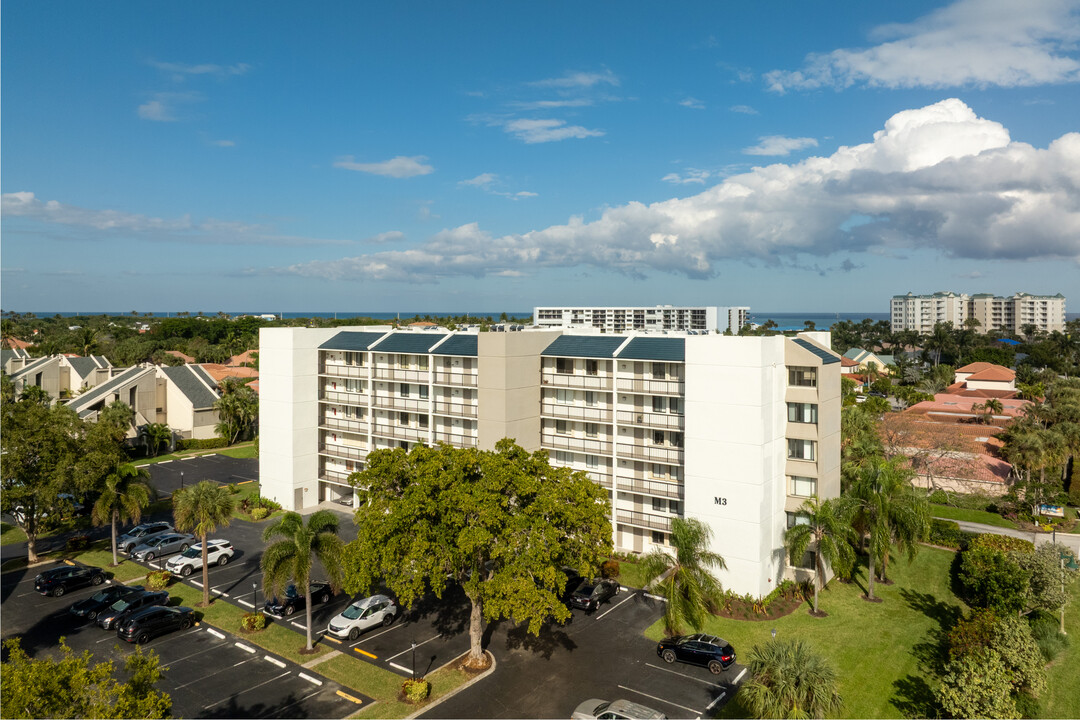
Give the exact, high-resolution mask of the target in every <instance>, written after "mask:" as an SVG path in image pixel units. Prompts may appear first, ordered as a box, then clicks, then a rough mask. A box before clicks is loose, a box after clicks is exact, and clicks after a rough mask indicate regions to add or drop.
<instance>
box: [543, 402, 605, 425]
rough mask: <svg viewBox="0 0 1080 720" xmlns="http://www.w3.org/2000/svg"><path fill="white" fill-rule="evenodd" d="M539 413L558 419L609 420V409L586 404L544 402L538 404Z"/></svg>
mask: <svg viewBox="0 0 1080 720" xmlns="http://www.w3.org/2000/svg"><path fill="white" fill-rule="evenodd" d="M540 414H541V415H544V416H546V417H553V418H559V419H560V420H563V419H565V420H583V421H587V422H605V423H609V422H611V410H609V409H608V408H602V407H591V406H588V405H562V404H560V403H553V402H545V403H542V404H541V405H540Z"/></svg>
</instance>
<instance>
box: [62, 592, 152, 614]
mask: <svg viewBox="0 0 1080 720" xmlns="http://www.w3.org/2000/svg"><path fill="white" fill-rule="evenodd" d="M145 589H146V588H144V587H143V586H142V585H134V586H128V585H110V586H109V587H107V588H102V589H101V590H98V591H97V592H96V593H94V594H93V595H91V596H90V597H88V598H86V599H85V600H80V601H79V602H77V603H75V604H74V605H72V606H71V607H69V608H68V612H69V613H71V614H72V615H74V616H75V617H84V618H86V619H87V620H97V616H98V613H100V612H101V611H102V610H104V609H105V608H107V607H109V606H110V605H112V604H113V603H114V602H116V601H117V600H123V599H124V598H129V597H133V596H135V595H138V594H140V593H142V592H143V591H144V590H145Z"/></svg>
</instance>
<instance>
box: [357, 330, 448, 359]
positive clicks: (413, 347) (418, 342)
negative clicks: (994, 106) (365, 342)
mask: <svg viewBox="0 0 1080 720" xmlns="http://www.w3.org/2000/svg"><path fill="white" fill-rule="evenodd" d="M444 337H446V333H430V332H401V333H394V334H393V335H391V336H390V337H388V338H386V339H385V340H383V341H382V342H381V343H379V344H378V345H377V346H375V348H374V349H375V352H392V353H405V354H412V355H423V354H425V353H428V352H430V350H431V347H432V345H434V344H435V343H437V342H439V341H440V340H442V339H443V338H444Z"/></svg>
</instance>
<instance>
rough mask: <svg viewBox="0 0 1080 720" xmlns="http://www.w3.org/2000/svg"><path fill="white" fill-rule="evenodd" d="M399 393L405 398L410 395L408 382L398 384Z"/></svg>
mask: <svg viewBox="0 0 1080 720" xmlns="http://www.w3.org/2000/svg"><path fill="white" fill-rule="evenodd" d="M398 395H400V396H401V397H403V398H406V397H409V386H408V385H407V384H406V383H401V385H399V386H398Z"/></svg>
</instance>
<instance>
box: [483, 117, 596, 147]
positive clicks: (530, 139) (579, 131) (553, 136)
mask: <svg viewBox="0 0 1080 720" xmlns="http://www.w3.org/2000/svg"><path fill="white" fill-rule="evenodd" d="M503 129H505V130H506V132H508V133H510V134H511V135H513V136H515V137H516V138H518V139H519V140H522V141H523V142H525V143H528V144H530V145H531V144H534V143H545V142H558V141H559V140H569V139H571V138H576V139H581V138H587V137H601V136H602V135H603V134H604V131H603V130H590V129H589V128H585V127H582V126H580V125H567V124H566V121H565V120H556V119H555V118H518V119H514V120H508V121H506V123H505V124H504V125H503Z"/></svg>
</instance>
